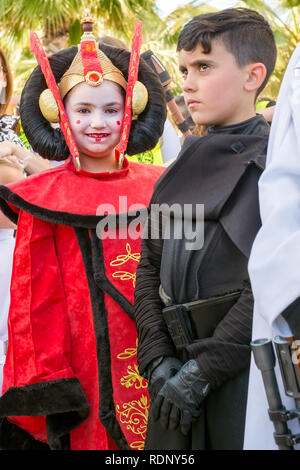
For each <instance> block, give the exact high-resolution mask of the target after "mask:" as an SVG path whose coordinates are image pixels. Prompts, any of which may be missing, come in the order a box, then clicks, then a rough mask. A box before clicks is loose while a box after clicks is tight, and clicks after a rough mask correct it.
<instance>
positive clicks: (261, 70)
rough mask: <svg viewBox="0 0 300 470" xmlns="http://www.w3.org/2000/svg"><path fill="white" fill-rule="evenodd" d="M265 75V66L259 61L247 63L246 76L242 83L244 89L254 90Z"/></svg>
mask: <svg viewBox="0 0 300 470" xmlns="http://www.w3.org/2000/svg"><path fill="white" fill-rule="evenodd" d="M266 75H267V69H266V66H265V65H264V64H263V63H261V62H255V63H254V64H249V65H248V70H247V77H246V81H245V84H244V87H245V90H246V91H256V90H258V89H259V87H260V86H261V85H262V83H263V81H264V79H265V78H266Z"/></svg>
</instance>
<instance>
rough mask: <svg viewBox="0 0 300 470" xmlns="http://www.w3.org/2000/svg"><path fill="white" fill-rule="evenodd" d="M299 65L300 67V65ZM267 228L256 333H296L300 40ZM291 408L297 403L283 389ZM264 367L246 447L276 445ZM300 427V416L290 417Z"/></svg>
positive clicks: (263, 200) (253, 270) (270, 170)
mask: <svg viewBox="0 0 300 470" xmlns="http://www.w3.org/2000/svg"><path fill="white" fill-rule="evenodd" d="M298 67H299V69H298ZM259 199H260V211H261V219H262V228H261V229H260V231H259V232H258V235H257V237H256V239H255V242H254V245H253V248H252V252H251V256H250V261H249V274H250V279H251V284H252V289H253V295H254V300H255V304H254V318H253V334H252V338H253V339H254V340H255V339H259V338H271V339H273V338H274V337H275V336H276V335H281V336H285V337H288V336H292V335H291V332H290V329H289V327H288V325H287V323H286V321H285V320H284V318H283V317H282V316H281V312H282V311H283V310H284V309H285V308H286V307H288V306H289V305H290V304H291V303H292V302H293V301H294V300H296V299H297V298H298V297H300V45H298V47H297V48H296V50H295V52H294V54H293V55H292V57H291V59H290V62H289V65H288V68H287V70H286V73H285V76H284V79H283V82H282V85H281V88H280V93H279V96H278V101H277V105H276V111H275V115H274V119H273V122H272V126H271V133H270V141H269V147H268V155H267V167H266V170H265V172H264V173H263V175H262V177H261V179H260V182H259ZM277 380H278V383H279V385H280V388H281V397H282V400H283V403H284V405H285V406H286V407H287V408H288V409H292V408H295V404H294V402H293V400H292V399H290V398H287V397H286V396H285V394H284V392H283V390H282V389H283V387H282V380H281V376H280V373H279V371H278V369H277ZM267 410H268V403H267V399H266V394H265V390H264V386H263V382H262V376H261V372H260V371H259V370H258V369H257V367H256V365H255V363H254V360H253V357H252V364H251V371H250V379H249V392H248V405H247V416H246V428H245V440H244V448H245V449H277V446H276V444H275V441H274V438H273V432H274V427H273V424H272V422H271V421H270V420H269V417H268V413H267ZM288 426H289V428H290V429H291V430H292V432H297V433H299V432H300V426H299V423H298V422H297V420H293V421H290V422H288Z"/></svg>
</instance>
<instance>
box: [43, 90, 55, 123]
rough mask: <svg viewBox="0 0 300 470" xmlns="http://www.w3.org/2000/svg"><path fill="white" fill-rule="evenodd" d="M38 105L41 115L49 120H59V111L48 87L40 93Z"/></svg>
mask: <svg viewBox="0 0 300 470" xmlns="http://www.w3.org/2000/svg"><path fill="white" fill-rule="evenodd" d="M39 106H40V110H41V112H42V115H43V116H44V118H45V119H47V121H49V122H53V123H57V122H59V111H58V106H57V104H56V101H55V98H54V96H53V93H52V91H51V90H49V88H47V89H46V90H44V91H43V92H42V93H41V94H40V98H39Z"/></svg>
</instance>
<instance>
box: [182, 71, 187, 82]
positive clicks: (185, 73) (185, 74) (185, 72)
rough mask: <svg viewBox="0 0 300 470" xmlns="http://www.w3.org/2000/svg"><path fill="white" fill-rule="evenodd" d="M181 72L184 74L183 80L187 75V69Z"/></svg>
mask: <svg viewBox="0 0 300 470" xmlns="http://www.w3.org/2000/svg"><path fill="white" fill-rule="evenodd" d="M181 74H182V78H183V80H185V79H186V77H187V70H184V71H182V72H181Z"/></svg>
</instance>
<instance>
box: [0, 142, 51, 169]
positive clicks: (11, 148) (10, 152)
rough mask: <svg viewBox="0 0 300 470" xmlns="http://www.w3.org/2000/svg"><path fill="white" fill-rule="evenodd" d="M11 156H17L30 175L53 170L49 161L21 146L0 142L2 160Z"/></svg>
mask: <svg viewBox="0 0 300 470" xmlns="http://www.w3.org/2000/svg"><path fill="white" fill-rule="evenodd" d="M10 156H15V157H16V158H17V159H18V161H19V162H20V163H21V164H22V166H23V168H24V171H25V172H26V173H27V174H28V175H32V174H34V173H38V172H39V171H43V170H49V169H50V168H52V167H51V164H50V162H49V160H46V159H44V158H42V157H40V156H39V155H36V154H34V153H32V152H30V151H29V150H27V149H25V148H23V147H21V146H20V145H17V144H15V143H14V142H10V141H5V142H0V159H1V158H6V157H10Z"/></svg>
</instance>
